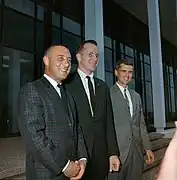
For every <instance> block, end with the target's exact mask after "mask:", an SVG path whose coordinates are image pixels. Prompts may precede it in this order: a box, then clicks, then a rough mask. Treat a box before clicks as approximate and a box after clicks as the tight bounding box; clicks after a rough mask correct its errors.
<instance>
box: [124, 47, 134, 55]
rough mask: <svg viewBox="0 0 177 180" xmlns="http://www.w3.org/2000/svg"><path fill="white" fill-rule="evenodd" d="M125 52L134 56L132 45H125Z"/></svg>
mask: <svg viewBox="0 0 177 180" xmlns="http://www.w3.org/2000/svg"><path fill="white" fill-rule="evenodd" d="M125 54H126V55H128V56H131V57H134V53H133V49H132V48H131V47H128V46H125Z"/></svg>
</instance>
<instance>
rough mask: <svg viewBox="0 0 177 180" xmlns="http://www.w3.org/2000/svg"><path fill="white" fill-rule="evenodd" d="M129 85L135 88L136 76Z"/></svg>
mask: <svg viewBox="0 0 177 180" xmlns="http://www.w3.org/2000/svg"><path fill="white" fill-rule="evenodd" d="M128 87H129V88H130V89H133V90H135V79H134V78H132V80H131V82H130V83H129V85H128Z"/></svg>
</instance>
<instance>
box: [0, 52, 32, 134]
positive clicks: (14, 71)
mask: <svg viewBox="0 0 177 180" xmlns="http://www.w3.org/2000/svg"><path fill="white" fill-rule="evenodd" d="M33 67H34V64H33V54H30V53H26V52H23V51H18V50H15V49H11V48H4V50H3V72H2V79H3V81H2V83H3V85H2V93H3V99H2V104H3V110H4V111H3V118H4V120H5V121H4V122H6V127H7V130H8V132H9V133H17V132H19V129H18V122H17V116H18V111H17V108H18V106H17V104H18V94H19V91H20V87H21V86H22V85H23V84H24V83H26V82H29V81H32V80H34V76H33V75H34V69H33Z"/></svg>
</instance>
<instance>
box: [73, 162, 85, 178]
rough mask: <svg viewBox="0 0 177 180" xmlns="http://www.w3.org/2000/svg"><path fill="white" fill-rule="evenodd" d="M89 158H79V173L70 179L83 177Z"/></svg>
mask: <svg viewBox="0 0 177 180" xmlns="http://www.w3.org/2000/svg"><path fill="white" fill-rule="evenodd" d="M86 164H87V160H79V165H80V171H79V173H78V174H77V176H75V177H72V178H70V180H78V179H81V178H82V176H83V174H84V172H85V168H86Z"/></svg>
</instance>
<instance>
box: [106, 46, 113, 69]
mask: <svg viewBox="0 0 177 180" xmlns="http://www.w3.org/2000/svg"><path fill="white" fill-rule="evenodd" d="M104 61H105V70H106V71H113V57H112V50H110V49H108V48H104Z"/></svg>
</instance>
